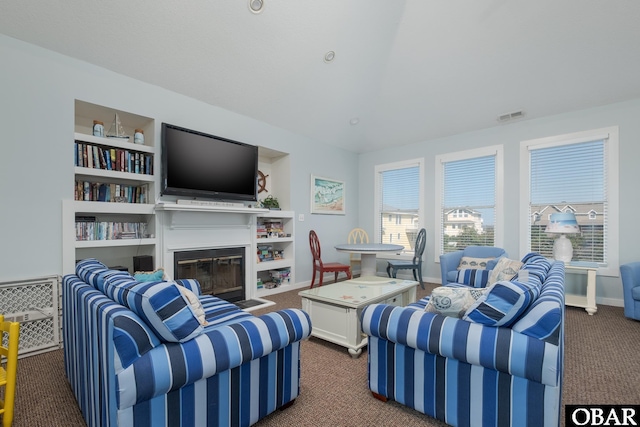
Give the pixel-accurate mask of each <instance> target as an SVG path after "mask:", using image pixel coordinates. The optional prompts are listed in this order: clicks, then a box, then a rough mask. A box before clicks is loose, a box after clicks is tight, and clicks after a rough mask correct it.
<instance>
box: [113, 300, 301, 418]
mask: <svg viewBox="0 0 640 427" xmlns="http://www.w3.org/2000/svg"><path fill="white" fill-rule="evenodd" d="M310 333H311V320H310V319H309V316H308V314H307V313H305V312H304V311H302V310H299V309H286V310H280V311H276V312H272V313H268V314H265V315H262V316H260V317H251V318H246V319H243V320H241V321H239V322H237V323H234V324H230V325H225V326H221V327H219V328H217V329H213V330H209V331H206V332H205V333H203V334H201V335H199V336H197V337H195V338H193V339H191V340H189V341H186V342H184V343H166V344H164V345H161V346H159V347H156V348H154V349H153V350H151V351H149V352H148V353H146V354H144V355H143V356H142V357H140V358H139V359H138V360H136V362H135V363H133V364H132V365H131V366H129V367H128V368H127V369H125V370H124V371H122V372H121V373H120V374H118V390H119V400H118V407H119V408H120V409H124V408H128V407H130V406H133V405H135V404H136V403H138V402H143V401H146V400H149V399H151V398H153V397H155V396H159V395H162V394H166V393H168V392H170V391H172V390H176V389H179V388H181V387H184V386H185V385H188V384H192V383H194V382H196V381H198V380H201V379H203V378H209V377H212V376H214V375H216V374H218V373H220V372H224V371H227V370H230V369H233V368H236V367H238V366H240V365H242V364H244V363H246V362H249V361H251V360H254V359H259V358H261V357H263V356H266V355H268V354H271V353H273V352H275V351H278V350H281V349H284V348H286V347H287V346H289V345H290V344H292V343H296V342H298V341H300V340H303V339H305V338H307V337H308V336H309V335H310ZM292 357H297V356H296V355H292ZM141 378H146V379H148V380H145V381H141V380H140V379H141Z"/></svg>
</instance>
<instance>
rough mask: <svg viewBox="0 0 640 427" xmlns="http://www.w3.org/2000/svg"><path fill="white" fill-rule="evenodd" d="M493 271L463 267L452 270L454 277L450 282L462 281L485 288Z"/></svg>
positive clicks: (468, 284) (462, 282)
mask: <svg viewBox="0 0 640 427" xmlns="http://www.w3.org/2000/svg"><path fill="white" fill-rule="evenodd" d="M492 271H493V270H485V269H481V268H477V269H473V268H463V269H460V270H455V271H451V272H450V273H451V274H452V275H453V277H451V278H450V279H451V280H449V282H454V283H460V284H463V285H467V286H472V287H474V288H484V287H486V286H487V282H488V281H489V276H490V275H491V272H492Z"/></svg>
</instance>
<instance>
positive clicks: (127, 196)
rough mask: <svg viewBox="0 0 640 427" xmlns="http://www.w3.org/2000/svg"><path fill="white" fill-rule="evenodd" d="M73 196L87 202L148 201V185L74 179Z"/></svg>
mask: <svg viewBox="0 0 640 427" xmlns="http://www.w3.org/2000/svg"><path fill="white" fill-rule="evenodd" d="M74 198H75V200H83V201H87V202H117V203H149V185H148V184H142V185H125V184H114V183H110V184H103V183H99V182H89V181H76V185H75V191H74Z"/></svg>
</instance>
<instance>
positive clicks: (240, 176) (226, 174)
mask: <svg viewBox="0 0 640 427" xmlns="http://www.w3.org/2000/svg"><path fill="white" fill-rule="evenodd" d="M161 142H162V194H168V195H175V196H183V197H190V198H195V197H204V198H209V199H214V200H242V201H252V202H255V201H256V200H257V198H256V196H257V190H256V177H257V172H258V147H256V146H255V145H249V144H245V143H242V142H237V141H232V140H229V139H226V138H221V137H218V136H213V135H208V134H205V133H202V132H196V131H194V130H190V129H185V128H182V127H179V126H174V125H170V124H167V123H163V124H162V141H161Z"/></svg>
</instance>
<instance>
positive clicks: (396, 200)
mask: <svg viewBox="0 0 640 427" xmlns="http://www.w3.org/2000/svg"><path fill="white" fill-rule="evenodd" d="M379 191H380V197H379V200H380V206H378V212H379V214H378V221H377V222H378V224H377V225H378V227H379V228H380V234H379V235H380V238H381V243H394V244H399V245H403V246H404V247H405V250H407V251H411V250H413V244H414V243H415V238H416V235H417V231H418V229H419V228H420V224H419V223H418V218H419V209H420V206H419V203H420V194H419V192H420V167H419V166H410V167H403V168H397V169H390V170H385V171H381V172H380V187H379Z"/></svg>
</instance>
